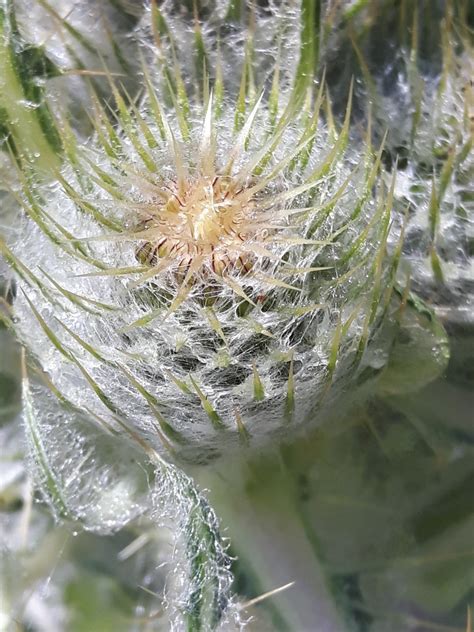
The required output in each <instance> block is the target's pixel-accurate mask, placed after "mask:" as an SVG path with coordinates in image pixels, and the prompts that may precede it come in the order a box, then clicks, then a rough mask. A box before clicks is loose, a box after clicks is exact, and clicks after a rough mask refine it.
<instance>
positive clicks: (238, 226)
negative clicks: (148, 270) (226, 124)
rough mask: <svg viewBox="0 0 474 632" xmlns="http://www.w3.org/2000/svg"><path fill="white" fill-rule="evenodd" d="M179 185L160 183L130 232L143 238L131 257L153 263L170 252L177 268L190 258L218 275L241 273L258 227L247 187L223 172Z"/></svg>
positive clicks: (247, 265)
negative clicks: (157, 198) (136, 227)
mask: <svg viewBox="0 0 474 632" xmlns="http://www.w3.org/2000/svg"><path fill="white" fill-rule="evenodd" d="M182 189H184V190H181V191H180V190H179V188H178V186H177V185H176V184H175V183H172V184H171V185H169V186H167V187H164V188H162V189H161V193H160V194H161V197H162V199H161V200H160V201H159V203H158V204H156V210H155V208H153V210H152V212H150V213H149V216H146V217H145V219H144V220H143V221H142V222H141V223H140V225H139V232H138V233H136V234H137V236H139V237H140V238H141V239H142V240H143V241H142V242H141V243H140V245H139V246H138V248H137V249H136V258H137V260H138V261H140V262H141V263H143V264H145V265H149V266H153V267H155V266H159V265H160V261H159V260H160V259H162V260H163V259H167V260H168V261H169V260H170V258H171V259H172V260H173V261H172V263H175V264H176V265H177V266H178V267H179V268H183V267H184V268H189V266H191V264H192V263H193V262H195V266H196V268H199V269H202V268H208V270H212V271H213V272H214V273H215V274H218V275H222V274H224V272H225V271H228V270H230V269H233V270H238V271H240V272H242V273H244V274H245V273H247V272H248V271H249V270H250V268H251V265H252V264H251V261H252V250H251V246H250V244H248V243H247V242H248V241H249V239H252V238H257V237H259V236H260V235H259V234H260V233H261V232H262V231H261V230H259V228H258V227H257V225H256V222H255V219H254V217H253V215H254V203H253V201H252V200H251V194H250V193H249V191H248V189H245V188H243V187H241V186H240V185H239V184H237V183H236V182H235V181H234V180H233V179H232V178H231V177H227V176H213V177H204V176H202V177H200V178H199V179H197V180H195V181H193V182H189V183H188V184H187V186H186V187H182Z"/></svg>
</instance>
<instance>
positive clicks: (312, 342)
mask: <svg viewBox="0 0 474 632" xmlns="http://www.w3.org/2000/svg"><path fill="white" fill-rule="evenodd" d="M162 17H163V16H162ZM306 43H307V42H306ZM306 43H305V42H304V44H305V45H306ZM162 52H163V51H162ZM169 59H173V55H172V54H171V53H170V54H169V55H168V56H167V57H165V60H169ZM161 67H162V69H163V75H164V79H163V81H164V83H166V84H167V85H166V89H164V88H163V87H160V81H158V80H154V79H152V78H151V77H150V73H149V70H147V68H146V67H145V66H144V67H143V80H144V84H145V86H146V94H145V95H144V97H143V99H142V100H141V101H140V102H139V103H136V104H134V103H132V102H130V103H128V104H126V102H125V101H124V100H123V99H122V97H121V96H120V93H119V91H118V90H117V88H116V87H115V85H114V82H113V80H112V78H110V82H111V87H112V90H113V92H114V95H115V100H116V106H117V111H118V116H117V122H116V125H112V124H111V123H110V121H109V119H108V118H107V116H106V115H105V112H103V111H100V110H98V113H97V118H96V121H95V126H96V134H95V137H94V138H93V139H92V140H91V141H90V142H89V143H88V144H87V145H86V146H84V147H72V146H71V147H70V151H69V157H70V164H68V165H66V166H65V167H64V168H63V169H62V171H61V172H60V173H59V172H58V174H57V182H56V183H55V184H54V185H52V186H51V187H50V188H49V190H48V189H45V188H35V187H32V186H31V185H30V184H29V182H28V181H27V179H26V178H23V190H22V192H21V193H18V197H21V196H22V199H23V206H24V209H25V212H26V217H25V221H24V223H23V225H22V226H21V228H20V231H19V237H18V238H17V239H16V242H15V240H13V241H12V245H7V243H5V242H2V246H1V247H2V252H3V254H4V256H5V257H6V258H7V260H8V261H9V262H10V264H11V265H12V266H13V267H14V269H15V270H16V273H17V283H18V289H19V291H18V295H17V300H16V302H15V314H16V317H17V324H16V325H15V326H16V328H17V331H18V333H19V335H20V337H21V339H22V340H23V341H24V343H25V344H26V345H27V346H28V348H29V349H31V350H32V352H33V354H34V355H35V356H36V358H37V359H38V361H39V363H40V364H41V366H42V367H43V369H44V370H45V371H46V372H47V374H48V383H49V385H50V388H51V389H52V391H53V393H54V394H55V395H56V396H58V397H60V398H61V400H62V402H63V404H65V405H69V406H70V407H72V408H74V409H82V410H85V411H87V414H89V415H90V417H91V419H93V420H95V421H96V422H97V423H101V424H103V426H104V427H107V428H109V429H110V428H112V429H115V431H117V432H121V431H122V430H123V427H124V426H125V427H126V428H128V429H129V433H133V435H134V436H137V435H138V436H139V437H140V438H141V440H143V441H145V442H146V443H148V444H149V445H152V446H153V447H154V448H155V449H157V450H160V451H163V450H165V451H170V452H172V453H173V455H174V456H176V457H177V458H179V459H183V460H188V461H191V462H193V463H200V462H205V461H207V460H209V459H212V458H217V457H219V456H221V455H222V454H225V453H227V452H228V451H229V450H236V449H238V447H239V446H241V445H242V444H244V445H246V446H248V445H250V446H253V447H259V446H262V445H265V444H268V443H269V442H271V441H275V440H281V439H284V438H285V437H286V436H287V435H288V433H289V432H290V433H293V432H295V431H302V430H304V429H307V428H308V427H310V426H313V425H315V424H319V423H321V422H322V421H323V420H324V419H325V417H327V415H328V411H329V410H332V409H334V407H335V405H336V404H337V403H338V400H340V397H341V394H342V393H343V392H347V391H349V395H350V393H351V390H353V389H354V388H355V386H356V385H358V384H360V383H362V382H364V381H365V380H366V379H367V377H369V376H373V375H375V374H376V373H377V372H379V371H380V370H381V368H383V366H384V363H385V361H386V351H387V349H388V348H389V346H390V343H391V335H390V332H389V330H390V328H388V330H387V329H386V328H384V327H383V326H382V325H383V323H384V317H385V315H386V314H387V312H388V311H389V310H390V300H391V291H392V285H393V281H394V277H395V270H396V266H397V262H398V257H399V254H400V253H399V249H398V250H397V249H396V250H395V254H394V256H393V257H391V258H388V257H387V256H386V243H387V238H388V234H389V230H390V212H391V200H392V193H393V183H392V184H391V185H390V186H389V187H387V188H385V187H383V186H382V187H378V186H376V185H375V178H376V175H377V173H378V170H379V167H380V160H381V153H380V151H378V152H377V151H376V150H374V149H373V148H372V145H371V143H370V142H367V144H366V146H365V150H364V151H365V153H364V154H363V155H362V156H361V155H360V154H359V153H356V152H354V151H352V150H351V149H350V148H349V147H348V126H349V117H350V110H351V108H350V102H349V104H348V106H347V113H346V117H345V121H344V122H343V123H342V124H341V125H340V126H338V125H336V124H335V123H334V121H333V118H332V114H331V107H330V101H329V99H328V97H327V95H326V94H325V92H324V86H323V85H322V84H321V85H319V86H317V85H315V84H314V82H313V80H312V75H305V74H303V75H301V74H298V73H297V76H296V78H295V80H294V81H293V82H292V83H291V85H288V78H287V77H286V76H285V77H284V78H282V79H281V80H280V74H279V66H278V61H277V62H275V64H274V68H273V69H272V72H271V75H270V79H271V81H270V86H269V87H265V85H260V86H259V89H258V90H256V91H255V92H254V91H253V89H252V86H251V85H250V84H249V82H248V80H247V78H248V77H249V76H251V75H252V70H253V65H252V61H251V55H249V56H248V57H247V60H246V61H244V63H243V66H242V80H241V82H240V86H241V88H239V90H238V91H237V93H235V92H234V90H233V86H234V84H235V80H234V78H231V81H230V87H229V90H228V91H227V90H226V83H225V81H223V79H222V77H221V78H220V79H219V76H218V75H217V76H215V77H214V79H212V77H211V76H210V75H209V74H206V73H205V74H204V81H203V83H202V84H201V89H200V90H199V91H198V90H197V89H196V84H195V83H194V82H191V83H190V84H189V85H188V83H187V81H185V80H184V78H183V77H184V72H183V74H176V73H177V72H178V71H179V66H175V67H174V73H175V74H174V77H175V79H174V83H171V82H170V81H169V77H170V75H169V72H168V70H169V67H168V61H164V62H163V63H162V66H161ZM299 68H300V71H299V72H300V73H302V72H303V70H304V72H305V73H306V71H307V67H306V66H305V67H304V68H303V69H302V67H301V66H299ZM265 72H266V71H265ZM264 74H265V73H264ZM254 76H255V78H256V80H258V79H259V74H258V73H254ZM220 81H223V83H222V85H221V84H220ZM260 83H261V84H265V83H266V82H265V77H263V78H262V79H261V80H260ZM156 86H158V87H156ZM38 414H39V415H48V403H47V402H45V403H44V404H43V405H42V406H38Z"/></svg>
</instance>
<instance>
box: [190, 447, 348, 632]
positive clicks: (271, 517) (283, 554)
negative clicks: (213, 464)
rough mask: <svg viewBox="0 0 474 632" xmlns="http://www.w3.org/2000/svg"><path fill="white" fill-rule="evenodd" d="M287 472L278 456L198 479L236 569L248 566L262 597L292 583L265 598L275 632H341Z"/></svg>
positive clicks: (314, 542)
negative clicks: (227, 538) (220, 525)
mask: <svg viewBox="0 0 474 632" xmlns="http://www.w3.org/2000/svg"><path fill="white" fill-rule="evenodd" d="M288 474H289V473H288V470H287V468H286V466H285V465H284V464H282V462H281V458H280V459H279V458H278V457H277V458H276V459H273V460H266V461H263V463H262V462H259V463H258V464H255V462H254V463H252V464H251V465H249V464H245V463H234V464H232V466H230V464H229V463H226V466H225V468H223V467H222V468H221V470H220V471H219V472H213V473H210V472H208V471H205V472H199V473H198V474H197V476H198V478H199V479H200V482H201V484H204V485H205V486H206V487H208V488H210V491H211V503H212V505H213V506H214V507H215V508H216V511H217V513H218V514H219V517H220V518H221V520H222V523H223V526H224V527H226V528H227V530H228V532H229V535H230V538H231V543H232V548H233V551H234V552H235V553H236V554H237V557H238V559H239V562H240V566H241V567H243V569H244V570H245V573H246V574H247V569H248V568H250V575H252V576H253V583H255V579H256V580H257V582H256V583H257V584H258V586H259V590H261V593H265V592H268V591H271V590H274V589H277V588H279V587H281V586H283V585H286V584H288V583H289V582H294V585H293V586H291V587H289V588H288V589H287V590H285V591H283V592H281V593H278V594H276V595H275V596H274V597H271V598H270V599H271V602H270V603H271V604H272V606H273V607H272V612H271V613H270V616H271V617H272V618H273V620H274V622H276V621H277V622H278V626H277V629H279V630H287V631H288V632H291V631H293V630H314V629H317V630H318V631H319V632H343V631H344V630H345V629H346V624H345V621H344V615H343V614H342V613H340V612H339V611H338V609H337V605H336V600H335V598H334V595H333V594H332V593H331V590H330V581H329V580H328V577H327V574H326V570H325V568H324V564H323V563H322V560H321V554H320V550H319V546H318V543H317V538H316V535H315V533H314V530H313V529H312V527H311V525H310V524H309V523H308V521H307V520H306V519H305V516H304V512H302V511H301V509H300V507H299V503H298V499H297V495H296V494H295V485H294V481H293V480H291V476H289V475H288ZM255 596H258V595H255ZM248 614H252V613H251V612H249V613H248Z"/></svg>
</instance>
